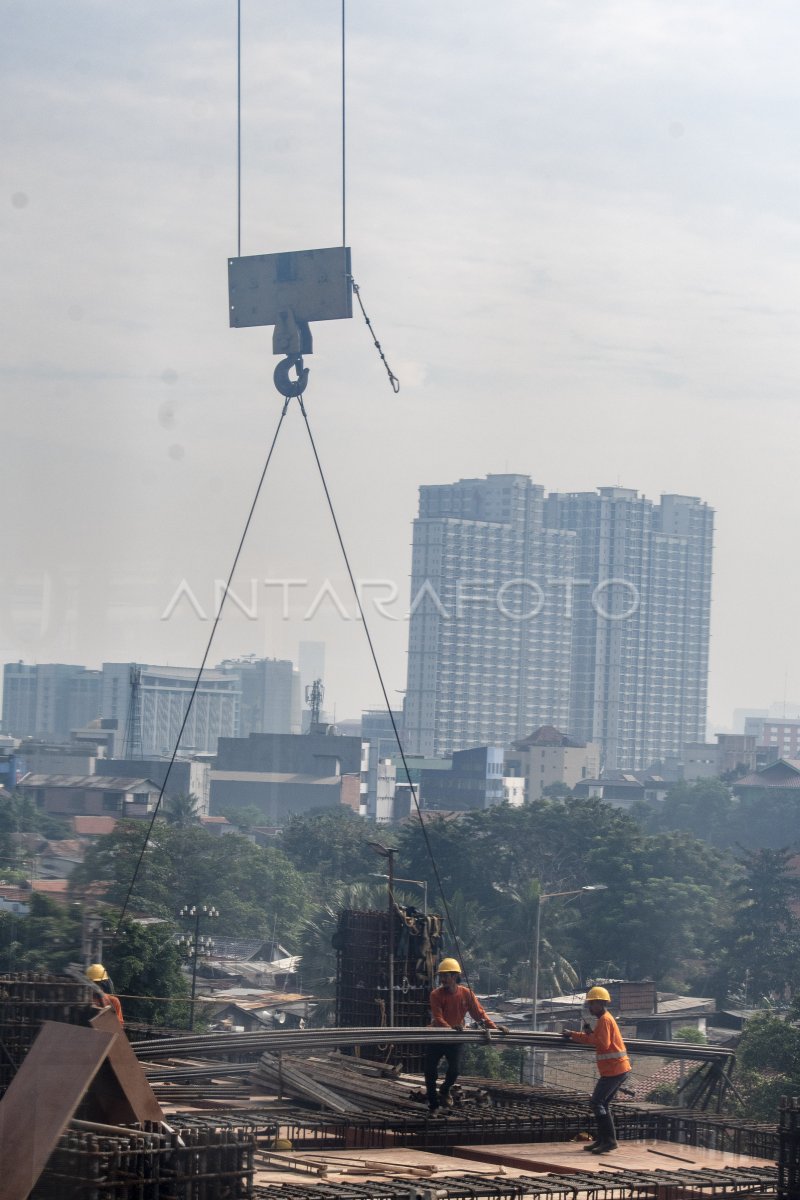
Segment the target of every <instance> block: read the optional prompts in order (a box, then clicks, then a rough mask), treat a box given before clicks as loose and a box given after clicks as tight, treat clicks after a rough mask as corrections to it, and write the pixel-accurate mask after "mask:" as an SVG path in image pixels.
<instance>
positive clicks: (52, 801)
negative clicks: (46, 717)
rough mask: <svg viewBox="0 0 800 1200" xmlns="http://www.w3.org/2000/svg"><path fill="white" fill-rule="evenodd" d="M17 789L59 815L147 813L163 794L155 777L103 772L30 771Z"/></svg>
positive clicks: (54, 814) (134, 814)
mask: <svg viewBox="0 0 800 1200" xmlns="http://www.w3.org/2000/svg"><path fill="white" fill-rule="evenodd" d="M17 790H18V791H19V792H21V793H22V794H23V795H24V796H27V797H29V798H30V799H31V800H33V802H34V803H35V804H36V805H37V807H38V808H41V809H42V810H43V811H44V812H46V813H49V814H50V815H51V816H57V817H74V816H76V815H80V816H116V817H124V818H129V817H130V818H134V817H146V816H148V815H149V814H150V813H152V811H153V809H154V808H155V806H156V803H157V801H158V794H159V788H158V787H157V785H156V784H155V783H153V781H152V780H151V779H141V778H139V779H132V778H130V777H122V778H120V777H116V776H111V777H109V778H106V777H105V776H101V775H84V776H81V775H26V776H25V778H24V779H22V780H20V782H19V783H18V784H17Z"/></svg>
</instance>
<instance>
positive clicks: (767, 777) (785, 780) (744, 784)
mask: <svg viewBox="0 0 800 1200" xmlns="http://www.w3.org/2000/svg"><path fill="white" fill-rule="evenodd" d="M732 786H733V790H734V792H735V793H736V794H737V795H739V796H741V795H746V794H747V793H748V792H750V793H751V794H752V793H753V792H760V791H773V790H780V791H782V792H796V793H797V794H798V795H800V759H798V758H779V759H778V761H777V762H774V763H770V765H769V766H768V767H764V768H763V769H762V770H760V771H752V772H750V774H748V775H744V776H743V777H742V778H741V779H737V780H736V782H735V783H734V784H733V785H732Z"/></svg>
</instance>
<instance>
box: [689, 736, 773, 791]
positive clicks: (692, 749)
mask: <svg viewBox="0 0 800 1200" xmlns="http://www.w3.org/2000/svg"><path fill="white" fill-rule="evenodd" d="M755 768H756V738H755V737H754V736H753V735H751V734H744V733H718V734H717V740H716V743H714V742H687V743H686V744H685V745H684V747H683V778H684V779H685V781H686V782H687V783H694V782H695V780H698V779H718V778H719V777H720V776H723V775H733V774H736V773H737V772H738V773H739V774H747V773H748V772H750V771H754V770H755Z"/></svg>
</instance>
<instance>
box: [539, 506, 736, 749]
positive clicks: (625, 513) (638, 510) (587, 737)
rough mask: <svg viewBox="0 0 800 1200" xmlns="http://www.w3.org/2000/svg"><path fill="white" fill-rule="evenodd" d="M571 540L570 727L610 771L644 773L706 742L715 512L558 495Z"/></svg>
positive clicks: (551, 512)
mask: <svg viewBox="0 0 800 1200" xmlns="http://www.w3.org/2000/svg"><path fill="white" fill-rule="evenodd" d="M546 521H547V523H548V524H550V525H555V526H557V527H559V528H561V529H571V530H574V531H575V534H576V537H577V543H578V544H577V552H576V576H575V584H576V592H577V594H578V596H576V601H575V606H574V621H573V655H572V680H571V696H570V720H569V723H568V724H567V725H566V726H565V728H568V729H569V730H570V732H571V733H572V734H573V735H574V736H575V737H576V738H577V739H579V740H583V741H594V742H599V743H600V744H601V745H602V747H603V754H604V766H606V767H612V768H614V767H616V768H622V769H625V770H629V769H633V770H640V769H642V768H646V767H649V766H651V765H652V764H653V763H656V762H662V761H663V760H664V759H665V758H667V757H669V756H671V755H677V754H679V753H680V751H681V748H682V747H683V745H684V744H685V743H686V742H691V741H700V740H701V739H702V738H703V737H704V735H705V727H706V696H707V681H708V647H709V621H710V606H711V556H712V536H713V510H712V509H710V508H709V507H708V505H706V504H704V503H703V502H702V501H701V500H699V499H697V498H696V497H692V496H675V495H664V496H662V497H661V503H660V504H654V503H653V502H652V501H650V500H647V499H645V498H644V497H641V496H639V495H638V494H637V493H636V492H635V491H633V490H631V489H629V488H619V487H604V488H600V489H599V490H598V491H597V492H577V493H569V494H563V495H561V494H557V493H556V494H553V495H551V496H549V497H548V500H547V515H546Z"/></svg>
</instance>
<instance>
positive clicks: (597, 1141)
mask: <svg viewBox="0 0 800 1200" xmlns="http://www.w3.org/2000/svg"><path fill="white" fill-rule="evenodd" d="M599 1145H600V1138H599V1137H598V1136H597V1135H595V1137H594V1138H593V1140H592V1141H591V1142H587V1143H586V1145H585V1146H581V1150H585V1151H586V1153H587V1154H591V1153H592V1151H593V1150H595V1149H596V1148H597V1147H598V1146H599Z"/></svg>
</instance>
